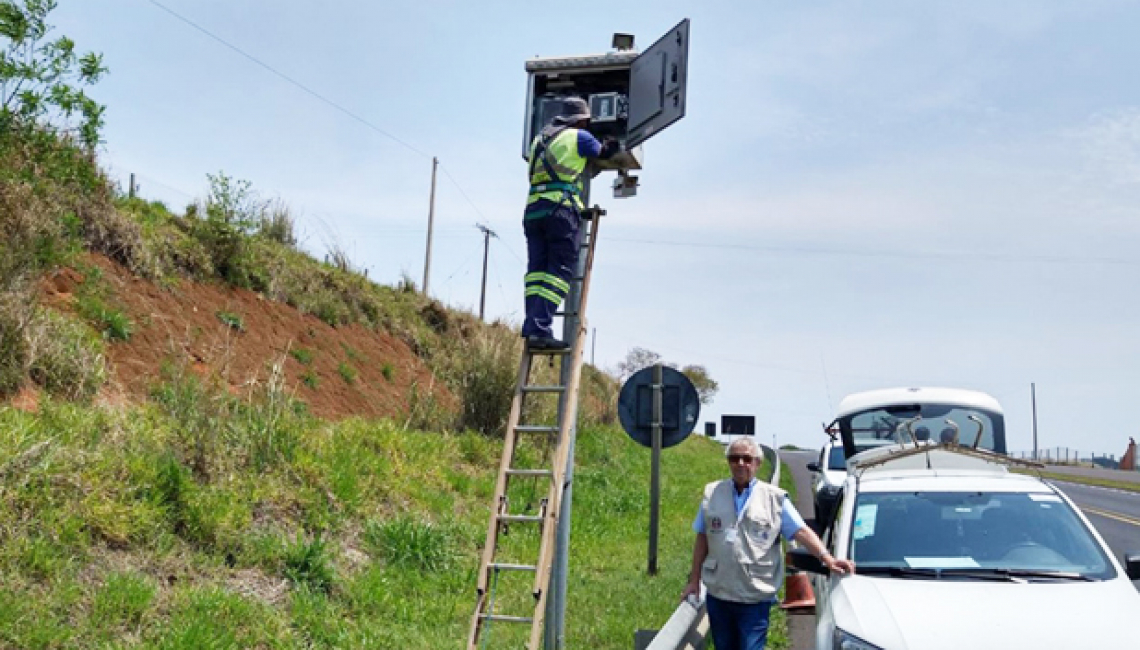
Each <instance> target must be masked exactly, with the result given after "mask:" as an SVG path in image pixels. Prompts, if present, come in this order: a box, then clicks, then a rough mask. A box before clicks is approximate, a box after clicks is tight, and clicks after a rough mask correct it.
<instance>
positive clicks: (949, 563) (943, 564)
mask: <svg viewBox="0 0 1140 650" xmlns="http://www.w3.org/2000/svg"><path fill="white" fill-rule="evenodd" d="M903 559H904V560H906V564H907V566H909V567H913V568H915V569H976V568H978V566H979V565H978V563H977V561H976V560H974V558H972V557H904V558H903Z"/></svg>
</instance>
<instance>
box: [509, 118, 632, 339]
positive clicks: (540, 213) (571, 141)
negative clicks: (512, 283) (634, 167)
mask: <svg viewBox="0 0 1140 650" xmlns="http://www.w3.org/2000/svg"><path fill="white" fill-rule="evenodd" d="M589 122H590V106H589V105H588V104H587V103H586V101H585V100H584V99H581V98H579V97H569V98H567V99H565V100H563V105H562V114H561V115H558V116H557V117H555V118H554V120H553V121H552V122H551V123H550V124H548V125H546V127H545V128H543V129H542V131H541V132H540V133H539V134H538V135H537V136H535V138H534V142H532V143H531V146H530V155H529V156H528V160H529V162H530V195H529V197H528V199H527V203H526V211H525V212H524V213H523V230H524V232H525V233H526V248H527V269H526V292H525V300H526V319H525V320H524V321H523V326H522V335H523V337H525V338H526V342H527V347H529V348H530V349H532V350H561V349H566V348H567V347H569V344H568V343H566V342H565V341H560V340H558V339H556V338H554V332H553V330H552V329H551V324H552V323H553V322H554V312H555V311H556V310H557V309H558V305H560V304H562V301H563V300H565V298H566V294H567V293H568V292H569V291H570V282H571V281H572V280H573V278H574V272H575V270H576V269H577V267H578V229H579V224H580V222H581V220H582V210H584V209H585V205H584V204H583V202H582V193H583V189H584V187H585V184H584V182H583V174H585V172H586V164H587V162H588V161H589V160H590V159H592V158H603V159H604V158H610V157H612V156H613V155H614V154H616V153H617V152H618V151H619V150H620V145H619V144H618V142H617V141H612V140H607V141H606V143H605V144H604V145H603V144H602V143H601V142H599V141H598V139H597V138H595V137H594V136H593V135H592V134H591V133H590V132H589V131H587V130H586V126H587V125H588V124H589Z"/></svg>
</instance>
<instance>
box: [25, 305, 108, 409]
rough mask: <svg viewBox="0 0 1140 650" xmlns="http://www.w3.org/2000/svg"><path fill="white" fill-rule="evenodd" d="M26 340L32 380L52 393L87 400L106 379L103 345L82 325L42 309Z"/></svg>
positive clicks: (28, 330)
mask: <svg viewBox="0 0 1140 650" xmlns="http://www.w3.org/2000/svg"><path fill="white" fill-rule="evenodd" d="M26 339H27V348H26V350H27V354H28V376H29V377H30V378H31V379H32V381H34V382H35V383H36V384H38V385H39V386H41V387H42V388H43V389H44V390H46V391H47V392H48V393H50V394H52V395H55V396H57V397H63V398H67V399H75V400H86V399H90V398H91V397H92V396H94V395H95V391H97V390H98V389H99V387H100V386H101V385H102V384H103V382H104V380H105V379H106V364H105V361H104V349H103V342H102V341H100V340H99V338H98V337H96V336H94V334H93V333H92V332H91V330H90V329H88V328H87V327H86V326H85V325H83V324H82V323H78V322H75V321H74V320H72V319H70V318H68V317H67V316H64V315H63V314H60V313H58V312H55V311H52V310H50V309H43V308H41V309H39V310H38V311H37V312H36V314H35V316H34V317H33V320H32V323H31V324H30V326H29V327H28V328H27V330H26Z"/></svg>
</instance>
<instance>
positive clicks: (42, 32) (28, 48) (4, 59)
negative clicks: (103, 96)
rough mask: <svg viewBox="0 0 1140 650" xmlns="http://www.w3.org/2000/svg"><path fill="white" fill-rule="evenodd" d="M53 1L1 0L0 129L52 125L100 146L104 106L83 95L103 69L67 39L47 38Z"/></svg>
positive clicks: (90, 145)
mask: <svg viewBox="0 0 1140 650" xmlns="http://www.w3.org/2000/svg"><path fill="white" fill-rule="evenodd" d="M55 7H56V0H0V36H3V37H4V38H5V39H6V40H7V44H6V45H4V46H3V49H2V50H0V128H4V129H7V128H11V127H12V126H16V125H21V126H30V125H33V124H36V125H39V126H41V127H51V128H53V129H56V130H58V131H59V132H61V133H64V134H67V135H70V136H72V137H75V138H78V139H79V141H80V142H82V143H83V144H84V145H86V146H87V147H88V148H89V149H90V148H94V146H95V145H96V144H97V143H98V142H99V130H100V129H101V128H102V127H103V111H104V108H105V107H104V106H102V105H101V104H99V103H98V102H96V101H95V100H93V99H91V98H90V97H88V96H87V94H86V93H85V92H84V91H83V88H84V87H85V86H90V85H92V84H94V83H95V82H97V81H98V80H99V78H100V77H101V76H103V74H104V73H106V72H107V68H105V67H103V57H102V55H99V54H95V53H93V52H88V53H86V54H79V53H77V52H76V51H75V42H74V41H72V40H71V39H70V38H67V37H66V36H61V37H59V38H57V39H55V40H49V39H48V34H49V33H50V32H51V31H52V26H51V25H48V24H47V15H48V14H49V13H51V11H52V10H53V9H55Z"/></svg>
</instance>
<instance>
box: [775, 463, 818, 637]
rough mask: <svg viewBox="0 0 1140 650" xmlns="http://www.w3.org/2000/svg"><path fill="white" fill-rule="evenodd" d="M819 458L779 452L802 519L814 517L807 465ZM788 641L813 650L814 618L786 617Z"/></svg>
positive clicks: (809, 616)
mask: <svg viewBox="0 0 1140 650" xmlns="http://www.w3.org/2000/svg"><path fill="white" fill-rule="evenodd" d="M817 458H819V451H781V452H780V460H782V461H784V463H785V464H786V465H787V466H788V468H789V469H791V470H792V478H793V479H794V480H795V483H796V500H795V506H796V510H799V511H800V514H801V515H803V517H804V519H810V518H811V517H814V516H815V506H814V505H812V498H811V472H809V471H808V469H807V464H808V463H809V462H811V461H813V460H816V459H817ZM788 641H790V642H791V646H792V650H814V649H815V616H811V615H797V616H789V617H788Z"/></svg>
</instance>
